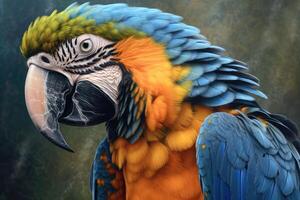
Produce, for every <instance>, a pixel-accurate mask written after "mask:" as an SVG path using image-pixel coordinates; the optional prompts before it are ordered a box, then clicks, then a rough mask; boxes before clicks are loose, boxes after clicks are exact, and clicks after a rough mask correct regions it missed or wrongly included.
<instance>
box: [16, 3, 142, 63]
mask: <svg viewBox="0 0 300 200" xmlns="http://www.w3.org/2000/svg"><path fill="white" fill-rule="evenodd" d="M75 9H76V7H74V8H72V9H66V10H64V11H62V12H58V11H57V10H55V11H53V12H52V14H51V15H49V16H42V17H38V18H37V19H36V20H35V21H34V22H33V23H31V24H30V25H29V28H28V30H27V31H26V32H25V33H24V35H23V38H22V43H21V46H20V49H21V52H22V54H23V55H24V56H25V57H27V58H28V57H30V56H32V55H34V54H36V53H38V52H41V51H43V52H48V53H51V52H53V51H54V49H55V48H56V47H57V46H58V45H59V44H60V43H61V42H64V41H66V40H68V39H71V38H73V37H77V36H80V35H82V34H84V33H85V34H94V35H99V36H101V37H103V38H106V39H108V40H111V41H118V40H121V39H124V38H127V37H130V36H135V37H144V36H145V33H143V32H141V31H137V30H135V29H133V28H130V27H124V26H117V23H116V22H114V21H109V22H105V23H102V24H97V23H96V21H95V20H93V19H87V18H85V17H84V16H77V17H75V18H72V17H70V15H71V14H72V11H74V10H75Z"/></svg>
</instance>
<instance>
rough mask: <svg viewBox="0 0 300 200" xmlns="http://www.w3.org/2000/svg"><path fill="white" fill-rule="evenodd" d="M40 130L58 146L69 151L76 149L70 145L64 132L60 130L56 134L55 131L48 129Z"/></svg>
mask: <svg viewBox="0 0 300 200" xmlns="http://www.w3.org/2000/svg"><path fill="white" fill-rule="evenodd" d="M40 132H41V134H42V135H43V136H45V137H46V138H47V139H48V140H49V141H50V142H52V143H53V144H55V145H56V146H58V147H60V148H62V149H64V150H66V151H68V152H72V153H74V150H73V149H72V148H71V147H70V146H69V145H68V143H67V142H66V140H65V139H64V138H63V136H62V134H61V133H60V132H59V131H58V133H56V134H53V133H52V134H51V133H49V132H47V131H40ZM51 136H52V137H51ZM53 136H54V137H53Z"/></svg>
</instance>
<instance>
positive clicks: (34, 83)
mask: <svg viewBox="0 0 300 200" xmlns="http://www.w3.org/2000/svg"><path fill="white" fill-rule="evenodd" d="M36 59H37V58H36V57H34V58H33V57H32V58H30V62H29V61H28V62H27V64H28V67H29V70H28V73H27V77H26V82H25V101H26V106H27V110H28V112H29V115H30V117H31V119H32V121H33V123H34V125H35V126H36V128H37V129H38V130H39V132H40V133H42V135H43V136H45V137H46V138H47V139H48V140H50V141H51V142H52V143H54V144H55V145H57V146H59V147H61V148H63V149H65V150H67V151H71V152H73V150H72V149H71V148H70V146H69V145H68V144H67V142H66V140H65V139H64V137H63V135H62V133H61V131H60V126H59V122H61V123H64V124H68V125H74V126H89V125H95V124H99V123H102V122H104V121H108V120H110V119H112V118H113V117H114V116H115V113H116V105H115V103H114V101H113V100H111V98H110V97H109V96H108V95H106V94H105V93H104V92H103V91H102V90H101V89H100V88H99V87H97V86H96V85H94V84H92V83H91V82H89V81H79V82H77V83H73V85H72V84H71V83H70V81H69V80H70V79H69V78H67V76H66V75H65V74H62V73H59V72H56V71H52V70H51V71H50V70H47V69H44V67H43V66H41V63H40V62H35V60H36ZM49 60H50V59H49ZM49 60H48V61H49ZM47 64H48V63H47Z"/></svg>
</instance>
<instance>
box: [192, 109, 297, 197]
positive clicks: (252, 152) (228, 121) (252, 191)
mask: <svg viewBox="0 0 300 200" xmlns="http://www.w3.org/2000/svg"><path fill="white" fill-rule="evenodd" d="M283 140H284V141H283ZM196 149H197V164H198V165H199V166H200V167H199V174H200V180H201V184H202V185H203V187H204V189H203V191H204V192H205V194H206V198H205V199H213V200H214V199H276V200H277V199H297V198H298V197H299V196H300V188H299V177H300V174H299V173H300V166H299V165H298V162H299V159H300V156H299V153H298V152H297V150H296V149H295V147H293V145H292V144H291V143H289V142H288V141H287V140H286V139H285V138H284V136H283V134H282V133H281V131H280V129H278V128H276V127H275V126H273V125H272V123H269V124H268V125H267V126H265V125H264V124H262V122H260V121H259V120H258V119H257V118H255V117H254V116H252V117H251V118H249V117H248V116H247V115H245V114H243V113H241V114H240V115H237V116H233V115H230V114H227V113H213V114H211V115H210V116H209V117H207V118H206V120H205V121H204V123H203V125H202V126H201V130H200V134H199V136H198V139H197V144H196ZM272 149H275V150H272ZM283 149H284V150H283ZM284 151H285V152H284ZM280 152H282V154H281V153H280ZM202 171H204V172H205V173H202ZM224 191H225V192H224Z"/></svg>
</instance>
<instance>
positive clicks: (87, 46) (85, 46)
mask: <svg viewBox="0 0 300 200" xmlns="http://www.w3.org/2000/svg"><path fill="white" fill-rule="evenodd" d="M89 46H90V44H89V43H88V42H84V43H83V44H82V47H83V48H84V49H87V48H89Z"/></svg>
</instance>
